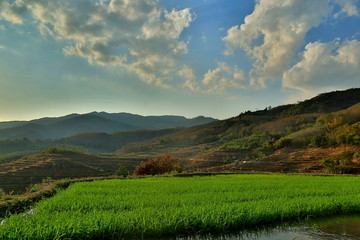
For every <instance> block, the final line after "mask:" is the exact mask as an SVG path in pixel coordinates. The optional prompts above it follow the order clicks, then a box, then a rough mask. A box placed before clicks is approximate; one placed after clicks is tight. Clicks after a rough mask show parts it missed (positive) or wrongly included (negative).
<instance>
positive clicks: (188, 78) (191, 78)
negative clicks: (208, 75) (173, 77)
mask: <svg viewBox="0 0 360 240" xmlns="http://www.w3.org/2000/svg"><path fill="white" fill-rule="evenodd" d="M178 75H179V76H180V77H182V78H183V79H184V84H183V87H185V88H189V89H190V90H192V91H201V88H200V85H199V84H198V82H196V77H195V74H194V69H193V68H192V67H190V66H188V65H185V66H184V67H183V68H182V69H181V70H180V71H179V72H178Z"/></svg>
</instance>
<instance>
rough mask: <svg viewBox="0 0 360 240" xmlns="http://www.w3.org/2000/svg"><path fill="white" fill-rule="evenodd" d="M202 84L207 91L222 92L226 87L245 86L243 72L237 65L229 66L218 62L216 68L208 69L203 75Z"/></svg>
mask: <svg viewBox="0 0 360 240" xmlns="http://www.w3.org/2000/svg"><path fill="white" fill-rule="evenodd" d="M202 84H203V86H204V87H205V89H206V90H205V91H206V92H208V93H222V92H225V91H226V89H227V88H245V85H244V72H243V71H242V70H241V69H239V68H238V67H237V66H234V67H230V66H229V65H227V64H226V63H224V62H219V63H218V67H217V68H216V69H214V70H209V71H208V72H207V73H206V74H205V75H204V78H203V80H202Z"/></svg>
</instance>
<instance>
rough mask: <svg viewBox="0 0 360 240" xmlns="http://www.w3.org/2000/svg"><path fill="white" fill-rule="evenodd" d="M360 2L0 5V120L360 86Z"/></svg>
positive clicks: (19, 0) (228, 112) (165, 109)
mask: <svg viewBox="0 0 360 240" xmlns="http://www.w3.org/2000/svg"><path fill="white" fill-rule="evenodd" d="M359 8H360V1H358V0H317V1H312V0H242V1H233V0H199V1H193V0H184V1H180V2H179V1H176V0H138V1H129V0H77V1H70V0H64V1H55V0H49V1H40V0H27V1H25V0H16V1H12V0H11V1H10V0H0V72H1V77H0V121H14V120H20V121H21V120H31V119H38V118H43V117H58V116H64V115H68V114H71V113H79V114H83V113H89V112H93V111H99V112H101V111H105V112H109V113H118V112H127V113H133V114H139V115H143V116H148V115H157V116H158V115H177V116H185V117H187V118H194V117H196V116H199V115H202V116H206V117H213V118H217V119H226V118H230V117H233V116H236V115H238V114H239V113H241V112H244V111H247V110H251V111H255V110H260V109H264V108H266V107H268V106H273V107H274V106H279V105H283V104H286V103H295V102H297V101H301V100H304V99H307V98H311V97H314V96H316V95H318V94H319V93H323V92H329V91H333V90H344V89H348V88H356V87H360V29H359V27H358V26H360V13H359Z"/></svg>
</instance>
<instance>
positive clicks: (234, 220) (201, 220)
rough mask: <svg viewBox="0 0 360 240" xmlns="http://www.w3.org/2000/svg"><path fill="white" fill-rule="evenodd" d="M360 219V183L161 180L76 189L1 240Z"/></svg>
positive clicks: (21, 218)
mask: <svg viewBox="0 0 360 240" xmlns="http://www.w3.org/2000/svg"><path fill="white" fill-rule="evenodd" d="M359 212H360V178H358V177H340V176H339V177H338V176H334V177H319V176H295V175H294V176H290V175H289V176H288V175H218V176H211V177H190V178H176V177H159V178H144V179H129V180H104V181H96V182H90V183H76V184H74V185H72V186H70V187H69V188H68V189H67V190H65V191H63V192H60V193H59V194H57V195H56V196H55V197H53V198H51V199H47V200H43V201H41V202H39V203H38V204H36V206H34V207H33V209H32V210H31V211H29V212H28V213H23V214H19V215H14V216H11V217H9V218H7V219H5V220H3V221H1V220H0V239H141V238H157V237H160V236H176V235H179V234H185V235H188V234H199V233H200V234H201V233H209V232H226V231H229V230H235V229H242V228H246V227H254V226H259V225H264V224H271V223H274V222H284V221H291V220H297V219H305V218H309V217H311V218H313V217H315V216H328V215H336V214H344V213H359Z"/></svg>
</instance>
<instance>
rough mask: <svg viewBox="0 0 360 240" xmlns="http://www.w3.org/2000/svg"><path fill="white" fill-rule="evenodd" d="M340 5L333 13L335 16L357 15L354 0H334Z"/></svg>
mask: <svg viewBox="0 0 360 240" xmlns="http://www.w3.org/2000/svg"><path fill="white" fill-rule="evenodd" d="M335 2H336V3H337V4H339V5H340V7H341V10H340V11H339V12H337V13H335V14H334V17H335V18H338V17H340V16H359V11H358V9H357V7H356V4H355V0H335Z"/></svg>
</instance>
